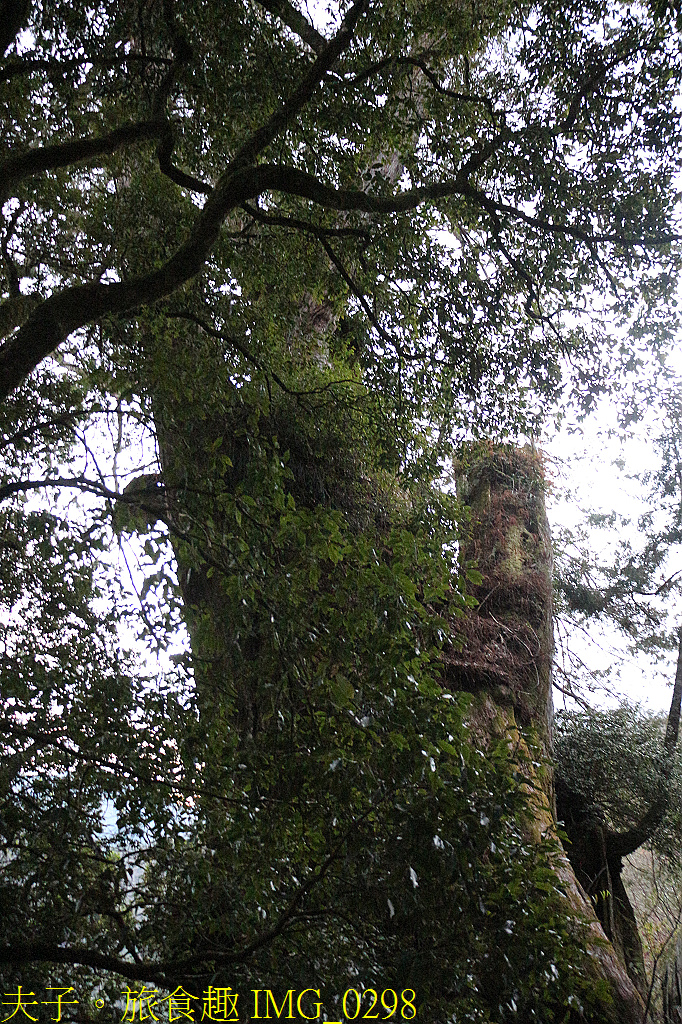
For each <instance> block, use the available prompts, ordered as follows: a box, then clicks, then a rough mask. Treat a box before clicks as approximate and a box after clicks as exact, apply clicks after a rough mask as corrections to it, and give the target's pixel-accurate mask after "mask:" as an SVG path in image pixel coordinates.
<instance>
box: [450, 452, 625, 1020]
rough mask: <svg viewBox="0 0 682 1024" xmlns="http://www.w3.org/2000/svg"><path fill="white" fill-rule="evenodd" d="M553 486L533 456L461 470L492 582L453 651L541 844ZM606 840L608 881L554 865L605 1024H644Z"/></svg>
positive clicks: (548, 818)
mask: <svg viewBox="0 0 682 1024" xmlns="http://www.w3.org/2000/svg"><path fill="white" fill-rule="evenodd" d="M543 488H544V477H543V469H542V461H541V459H540V457H539V456H538V455H537V454H536V453H535V452H534V451H533V450H532V449H530V448H525V449H493V448H484V449H482V450H481V449H480V448H479V449H477V450H474V451H472V452H471V453H470V456H469V459H468V461H467V463H466V464H462V465H461V467H460V475H459V483H458V494H459V496H460V498H461V499H462V501H463V502H464V503H465V505H467V506H468V508H469V509H470V513H471V524H470V527H469V530H468V532H467V535H466V536H465V538H464V540H463V541H462V544H461V550H460V558H461V561H462V563H463V564H466V563H467V562H474V563H475V565H476V567H477V568H478V570H479V571H480V572H481V573H482V575H483V582H482V583H481V584H479V585H478V586H476V587H475V588H474V591H475V596H476V597H477V599H478V602H479V604H478V607H477V608H476V609H474V610H473V611H472V612H471V613H470V614H469V615H468V616H467V617H466V618H465V619H464V620H463V622H462V624H461V626H460V640H461V647H460V648H459V649H457V648H453V649H452V650H451V651H449V652H448V653H447V664H448V672H449V675H450V678H451V680H452V681H453V682H454V683H455V685H457V686H458V687H459V688H460V689H464V690H468V691H470V692H471V693H472V694H473V695H474V704H473V708H474V713H473V717H472V731H473V732H474V733H475V734H476V735H477V738H478V741H479V742H483V743H486V742H488V743H489V742H491V741H492V740H493V739H499V738H501V737H506V738H507V740H508V743H509V745H510V749H512V750H514V751H518V752H519V755H520V758H519V760H520V771H521V772H522V773H524V775H525V777H526V779H527V784H528V787H529V792H530V793H531V794H532V800H531V803H532V806H533V807H534V819H533V820H532V821H531V823H530V827H529V837H530V838H533V839H534V840H535V841H538V842H539V841H540V839H541V838H542V837H543V836H545V835H548V834H549V835H553V836H557V823H556V812H555V794H554V784H553V777H552V772H551V770H550V769H549V768H548V767H547V766H546V764H545V765H543V764H542V763H541V762H539V761H538V759H537V757H536V756H531V751H530V749H529V747H528V746H527V743H526V741H525V739H524V736H530V737H531V738H532V740H533V741H534V743H535V745H539V747H540V749H541V751H542V753H543V754H544V755H545V756H546V757H549V756H550V755H551V749H552V717H553V709H552V675H551V670H552V655H553V629H552V546H551V537H550V531H549V525H548V522H547V517H546V513H545V506H544V497H543ZM519 727H522V729H523V733H521V732H520V729H519ZM601 839H602V846H603V847H604V850H603V854H602V856H601V858H600V859H599V864H600V868H601V865H602V863H603V864H604V865H605V866H606V868H607V871H606V873H601V872H598V874H599V879H598V880H596V879H594V878H593V876H592V875H591V873H590V871H591V866H588V865H586V868H585V871H584V872H581V871H580V870H579V869H578V870H576V869H575V867H574V865H575V863H576V860H575V859H574V857H575V855H574V853H573V848H572V847H569V856H570V862H569V858H568V857H565V856H563V857H561V856H560V857H557V859H556V861H555V864H554V867H555V871H556V876H557V888H559V889H560V890H562V891H563V893H564V898H565V901H566V914H567V915H568V916H571V917H574V918H575V917H578V918H579V919H582V920H583V921H585V922H587V928H586V933H585V934H586V953H587V956H586V959H585V963H586V970H587V971H589V972H590V976H591V977H592V978H593V979H594V982H595V984H596V983H597V982H602V983H603V982H606V983H607V985H608V990H609V992H610V993H611V996H612V1000H613V1002H612V1004H610V1005H607V1004H606V1003H605V1004H604V1008H603V1016H600V1017H599V1018H598V1020H597V1018H594V1024H602V1022H606V1021H613V1022H614V1024H615V1022H616V1021H618V1022H632V1024H640V1022H641V1020H642V1016H643V1012H644V1005H643V1003H642V1000H641V998H640V995H639V994H638V991H637V988H636V986H635V984H633V980H632V978H631V977H630V976H629V974H628V970H627V965H628V964H629V961H630V960H631V959H632V957H633V956H634V955H635V954H636V951H637V948H638V950H639V956H640V957H641V944H639V935H638V933H637V928H636V924H635V923H634V915H632V909H631V907H630V904H629V901H628V899H627V894H626V893H625V889H624V888H623V884H622V882H621V881H620V873H619V872H616V871H610V872H609V862H608V858H607V857H606V848H605V844H604V837H603V836H602V837H601ZM595 848H596V846H595V844H592V845H590V849H591V850H594V849H595ZM588 877H589V878H591V879H592V880H593V881H594V883H595V884H597V888H598V889H600V890H602V891H603V892H604V893H606V892H608V893H609V896H608V897H607V898H606V899H605V900H604V901H602V903H601V904H600V900H599V898H598V899H597V913H595V907H594V906H593V904H592V902H591V900H590V898H589V896H590V895H592V892H591V891H590V890H589V889H588V891H587V892H586V887H585V883H586V881H587V879H588ZM602 882H603V884H602ZM588 893H589V895H588ZM600 906H603V908H604V918H603V920H602V914H601V913H599V908H600ZM607 908H608V914H607V912H606V911H607ZM628 911H629V912H628ZM633 929H634V930H633ZM607 937H608V938H609V939H611V940H612V941H611V942H608V941H607ZM632 973H635V972H634V971H633V972H632ZM635 976H637V975H636V974H635ZM642 977H643V975H642Z"/></svg>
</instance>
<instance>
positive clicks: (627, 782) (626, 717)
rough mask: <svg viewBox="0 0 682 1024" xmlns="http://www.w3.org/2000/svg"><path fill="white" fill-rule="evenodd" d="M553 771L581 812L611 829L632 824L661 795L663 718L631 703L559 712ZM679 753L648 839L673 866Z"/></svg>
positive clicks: (676, 860)
mask: <svg viewBox="0 0 682 1024" xmlns="http://www.w3.org/2000/svg"><path fill="white" fill-rule="evenodd" d="M556 729H557V731H556V740H555V757H556V761H557V772H558V774H559V776H560V778H561V779H562V781H563V782H564V783H565V784H566V785H567V786H568V787H569V788H570V790H571V792H572V793H575V794H578V795H579V796H580V798H581V801H582V813H584V814H585V815H586V816H591V817H592V818H593V819H594V820H597V821H601V822H603V823H604V824H605V825H606V826H607V827H609V828H610V829H613V830H614V831H618V832H623V831H625V830H626V829H629V828H633V827H634V826H635V825H636V824H637V823H638V822H639V821H640V820H641V818H642V817H643V815H644V814H645V813H646V811H647V810H648V809H649V807H651V805H652V804H654V803H656V801H658V800H659V799H660V797H661V792H660V787H661V777H662V774H663V767H664V760H665V757H666V754H665V750H664V746H663V738H664V735H665V723H664V722H662V721H661V719H660V717H657V716H654V715H647V714H645V713H644V712H642V711H641V710H640V709H639V708H637V707H634V706H633V705H630V704H622V705H620V707H618V708H616V709H614V710H608V711H604V710H592V711H589V712H570V713H569V712H561V713H559V714H558V715H557V719H556ZM679 760H680V755H679V751H678V752H677V753H676V755H675V766H674V769H673V771H672V772H671V773H670V776H669V777H668V778H667V779H666V798H667V799H666V802H667V812H666V814H665V816H664V817H663V819H662V821H661V822H660V824H659V825H658V827H657V828H656V830H655V831H654V833H653V835H652V836H651V839H650V845H651V846H652V847H653V848H654V849H655V850H656V852H657V853H659V854H661V855H662V856H663V857H664V858H666V859H667V860H668V861H669V862H670V864H671V865H672V866H679V857H680V831H681V828H682V821H681V819H680V803H681V801H680V786H681V779H680V766H679Z"/></svg>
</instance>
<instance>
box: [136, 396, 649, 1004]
mask: <svg viewBox="0 0 682 1024" xmlns="http://www.w3.org/2000/svg"><path fill="white" fill-rule="evenodd" d="M180 393H182V392H181V391H180ZM234 397H235V396H234V395H233V398H232V399H227V400H226V401H225V402H224V403H223V404H222V405H220V404H219V405H218V410H219V412H216V410H215V408H214V409H211V408H210V407H209V409H208V410H207V411H202V413H201V414H199V412H198V411H197V409H196V408H195V407H192V406H188V405H187V403H184V404H183V405H182V406H180V405H178V404H177V403H176V401H175V400H174V397H173V395H172V394H170V395H166V396H164V395H157V398H156V419H157V431H158V437H159V449H160V456H161V463H162V469H163V474H164V478H165V481H166V484H167V492H168V506H169V507H168V515H169V520H170V523H171V529H172V532H173V538H174V546H175V551H176V556H177V561H178V567H179V580H180V585H181V590H182V594H183V598H184V601H185V605H186V619H187V624H188V627H189V632H190V637H191V642H192V651H193V658H194V664H195V672H196V683H197V691H198V694H199V707H200V713H201V716H202V719H203V721H204V723H205V727H207V728H210V727H211V719H212V718H214V717H224V716H225V714H227V716H228V718H229V719H230V720H231V722H232V728H233V729H234V733H235V737H236V740H235V742H236V744H237V747H236V749H237V750H239V751H241V750H243V749H244V747H245V745H246V747H247V748H249V749H250V747H249V744H252V742H253V738H254V736H255V735H256V734H257V733H258V732H259V730H261V729H262V728H263V722H264V721H265V722H266V721H267V719H268V716H269V715H271V714H272V712H273V709H272V708H271V707H270V706H268V701H270V700H271V699H272V698H271V696H270V693H271V687H269V680H268V679H267V678H263V672H262V670H261V671H260V675H259V674H258V673H255V674H254V673H250V672H249V662H250V661H254V662H256V661H257V660H258V657H259V648H260V647H261V646H262V644H261V637H260V635H259V631H260V627H259V622H258V619H257V617H256V618H252V619H251V620H250V622H245V623H244V626H243V630H242V632H241V634H240V635H239V636H237V637H236V636H235V635H234V634H233V633H231V632H230V629H234V621H235V620H234V614H233V608H232V607H231V604H233V603H234V599H233V596H232V595H231V594H230V593H229V592H228V591H227V590H226V588H225V585H224V580H225V576H226V575H227V574H229V569H228V567H227V565H226V563H223V564H220V558H221V557H222V556H221V555H220V552H219V550H218V548H219V544H218V543H216V541H219V538H220V536H221V533H223V534H224V532H225V530H226V528H227V525H228V523H227V518H226V517H229V516H233V515H234V514H235V506H234V504H233V503H232V501H231V499H230V500H227V499H228V498H229V495H230V493H231V491H233V490H234V489H235V488H238V486H239V485H240V483H241V481H243V479H244V474H245V473H246V472H247V468H246V463H247V462H248V460H249V459H252V458H258V457H260V456H259V453H258V451H257V450H256V449H257V448H258V443H257V441H254V442H253V444H252V442H251V439H250V435H249V427H248V424H247V422H246V421H245V420H243V419H241V420H240V414H239V412H238V411H236V410H238V401H237V402H236V404H235V401H233V399H234ZM280 426H281V424H280ZM323 454H324V453H323ZM221 458H222V460H223V465H224V477H223V479H222V480H217V478H216V466H218V465H220V460H221ZM295 462H296V459H295V458H294V463H295ZM302 463H303V466H302V469H301V472H300V473H299V474H298V476H299V479H298V480H297V479H296V476H297V472H296V469H295V465H294V480H293V482H292V486H293V487H294V489H297V501H298V502H302V503H303V504H305V503H306V502H309V503H310V505H311V506H315V505H319V504H320V503H325V502H327V503H329V502H330V501H331V502H332V503H334V502H333V491H334V486H336V485H333V486H329V485H328V483H326V482H325V481H324V480H321V479H318V476H317V475H316V472H315V471H314V470H315V466H314V465H312V466H309V467H308V470H306V468H305V458H303V459H302ZM306 473H307V474H308V475H307V476H306ZM337 483H338V482H337ZM212 489H213V491H214V492H215V507H214V509H213V512H212V514H211V522H210V524H209V523H208V522H207V523H206V524H202V523H198V522H197V519H198V517H201V516H202V515H205V510H206V501H207V495H208V497H209V500H210V492H211V490H212ZM341 492H343V488H341V489H340V492H339V493H341ZM330 495H332V497H330ZM460 495H461V498H462V501H463V502H464V503H465V504H466V505H468V507H469V508H470V510H471V522H470V527H469V530H468V534H467V536H466V538H465V539H464V540H463V541H462V543H461V561H462V562H464V563H466V562H471V563H475V565H476V567H477V568H478V569H479V570H480V572H481V573H482V576H483V582H482V583H480V584H479V585H477V586H475V587H474V590H475V595H476V597H477V598H478V602H479V604H478V607H477V608H476V609H475V610H473V611H472V612H471V613H470V614H468V615H466V616H465V617H463V618H460V619H458V620H456V624H457V629H458V631H459V634H460V643H459V644H456V645H453V646H452V648H451V649H450V650H446V651H445V652H444V672H445V679H446V682H447V683H448V685H449V686H450V687H451V688H453V689H459V690H464V691H467V692H468V693H470V694H471V695H472V700H471V703H470V708H469V729H470V732H471V738H472V743H473V744H475V745H476V746H477V747H478V748H479V749H481V748H484V749H485V748H486V746H489V745H492V744H493V743H496V742H499V741H500V740H503V741H505V742H506V744H507V745H508V748H509V750H510V751H512V752H514V753H515V754H516V755H518V762H519V770H520V772H521V773H522V775H523V777H524V779H525V788H526V790H527V793H528V798H529V805H530V808H531V816H530V817H529V818H528V820H527V838H528V841H529V842H530V843H538V844H539V843H540V842H541V841H542V840H543V837H545V836H547V835H548V834H549V835H554V834H555V833H556V822H555V813H554V791H553V784H552V776H551V771H550V769H549V768H548V767H547V762H546V761H544V760H542V759H541V758H539V757H538V754H540V755H542V757H543V758H544V757H546V756H548V755H549V754H550V752H551V729H552V696H551V665H552V653H553V652H552V648H553V637H552V615H551V612H552V608H551V595H552V576H551V570H552V564H551V542H550V535H549V529H548V526H547V521H546V517H545V511H544V501H543V479H542V470H541V464H540V461H539V460H538V458H537V457H536V456H535V455H534V454H533V453H531V452H529V451H527V450H523V451H509V450H504V451H502V450H494V449H491V450H488V451H484V452H482V453H481V452H479V453H478V455H477V456H476V457H475V458H473V459H472V461H471V463H470V465H469V466H467V467H466V471H465V472H464V473H463V474H462V478H461V481H460ZM340 502H341V504H343V498H341V499H340ZM336 504H337V506H338V504H339V501H338V500H337V502H336ZM352 504H353V502H352V500H350V499H349V501H348V507H349V509H350V507H351V506H352ZM202 537H203V539H202ZM188 538H193V539H191V540H189V539H188ZM230 622H231V623H232V626H228V625H227V623H230ZM239 628H240V629H241V626H240V627H239ZM261 664H262V663H261ZM265 728H266V732H267V726H266V727H265ZM273 735H274V734H273ZM248 756H249V755H248V754H242V753H239V754H238V756H237V758H236V760H243V759H245V758H246V757H248ZM239 767H240V768H241V767H243V766H242V765H240V766H239ZM275 791H276V790H273V792H275ZM276 796H277V799H280V798H281V797H282V794H281V793H280V792H279V791H277V792H276ZM291 799H292V800H294V799H295V796H294V795H292V797H291ZM553 870H554V872H555V875H556V888H557V889H559V890H561V892H562V893H563V900H564V904H565V915H566V918H567V919H570V920H576V919H579V920H582V921H584V922H585V932H584V934H585V936H586V938H585V944H586V951H587V955H586V957H585V966H584V969H585V970H586V971H587V972H588V976H589V977H591V978H592V979H593V981H594V988H595V991H598V989H599V987H600V984H601V986H604V983H605V984H606V988H607V991H608V993H609V995H608V996H607V997H606V998H605V999H604V1000H603V1001H602V1002H600V1009H599V1012H598V1014H595V1015H593V1018H592V1020H593V1024H603V1022H607V1024H608V1022H612V1024H640V1022H641V1019H642V1012H643V1006H642V1002H641V999H640V997H639V995H638V993H637V991H636V989H635V987H634V985H633V984H632V982H631V980H630V978H629V977H628V974H627V972H626V970H625V967H624V965H623V964H622V963H621V962H620V961H619V958H618V956H617V955H616V952H615V951H614V949H613V947H612V946H611V945H610V943H609V942H608V941H607V939H606V937H605V935H604V932H603V931H602V929H601V927H600V925H599V922H598V920H597V918H596V916H595V914H594V909H593V907H592V905H591V903H590V900H589V898H588V897H587V896H586V894H585V892H584V890H583V888H582V887H581V885H580V884H579V882H578V880H577V879H576V875H575V873H574V871H573V869H572V867H571V865H570V864H569V861H568V858H566V857H565V856H562V855H560V854H557V855H556V856H555V858H554V861H553ZM389 905H390V901H389ZM391 909H392V908H391ZM444 912H446V913H447V910H446V909H445V908H444ZM351 969H352V968H351ZM599 998H601V997H599ZM493 1002H494V1000H493Z"/></svg>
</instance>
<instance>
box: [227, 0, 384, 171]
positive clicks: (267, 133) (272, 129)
mask: <svg viewBox="0 0 682 1024" xmlns="http://www.w3.org/2000/svg"><path fill="white" fill-rule="evenodd" d="M369 2H370V0H356V3H354V4H353V6H352V7H351V8H350V10H349V11H348V14H347V15H346V17H345V18H344V19H343V22H342V23H341V27H340V28H339V30H338V32H337V33H336V35H335V36H334V38H333V39H332V40H331V41H330V42H329V43H327V45H326V46H325V48H324V50H322V52H321V53H320V55H319V56H318V58H317V60H315V61H314V63H313V65H312V67H311V68H310V71H309V72H308V74H307V75H305V76H304V77H303V80H302V81H301V82H300V83H299V85H298V86H297V88H296V89H295V90H294V92H293V93H292V95H291V96H290V97H289V99H288V100H287V101H286V102H285V103H283V104H282V106H281V107H280V108H279V109H278V110H276V111H275V113H274V114H273V115H272V116H271V117H269V118H268V120H267V121H266V122H265V124H263V125H261V127H260V128H257V129H256V131H255V132H253V134H252V135H251V137H250V138H249V139H247V140H246V142H245V143H244V144H243V145H242V146H241V148H240V149H239V150H238V152H237V153H236V154H235V156H234V159H233V160H232V161H231V163H230V167H229V168H228V170H227V172H226V173H227V174H231V173H233V172H234V171H235V170H236V169H237V168H238V167H241V166H243V165H244V164H252V163H254V161H255V159H256V157H257V156H258V154H259V153H261V152H262V151H263V150H264V149H265V147H266V146H268V145H269V144H270V143H271V142H272V141H273V140H274V139H275V138H276V137H277V136H278V135H279V133H280V132H281V131H282V129H283V128H286V126H287V124H289V122H290V121H291V120H292V119H293V118H294V117H295V116H296V114H298V113H299V111H301V110H302V109H303V107H305V106H306V104H307V103H308V101H309V100H310V99H311V97H312V95H313V93H314V92H315V90H316V89H317V87H318V86H319V84H320V82H321V81H322V80H323V78H324V77H325V75H326V74H327V72H328V71H329V69H330V68H331V67H332V65H333V64H334V63H335V61H336V60H337V59H338V58H339V57H340V56H341V54H342V53H343V51H344V50H345V49H346V47H347V46H348V45H349V43H350V41H351V39H352V38H353V33H354V31H355V26H356V25H357V23H358V21H359V19H360V17H361V15H362V14H363V12H364V11H365V10H366V8H367V7H368V6H369ZM219 184H220V183H219Z"/></svg>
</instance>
